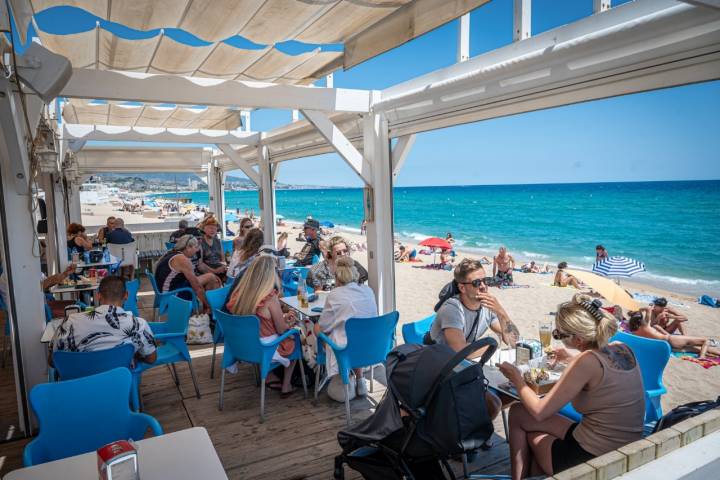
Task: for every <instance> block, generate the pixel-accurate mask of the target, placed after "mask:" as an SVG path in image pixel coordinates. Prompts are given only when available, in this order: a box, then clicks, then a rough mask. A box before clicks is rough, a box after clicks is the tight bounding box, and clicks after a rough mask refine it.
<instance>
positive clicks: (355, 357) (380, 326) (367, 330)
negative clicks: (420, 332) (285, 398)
mask: <svg viewBox="0 0 720 480" xmlns="http://www.w3.org/2000/svg"><path fill="white" fill-rule="evenodd" d="M399 318H400V315H399V314H398V312H390V313H386V314H385V315H380V316H379V317H372V318H350V319H348V320H347V321H346V322H345V334H346V335H347V345H345V346H344V347H339V346H338V345H336V344H335V343H334V342H333V341H332V340H330V338H329V337H328V336H327V335H325V334H324V333H322V332H321V333H320V334H319V335H318V351H320V349H322V348H323V343H325V344H327V345H329V346H330V348H331V349H332V351H333V353H334V354H335V358H336V359H337V362H338V369H339V370H340V376H341V377H342V381H343V383H344V384H345V415H346V420H347V424H348V426H350V421H351V417H350V371H351V370H352V369H354V368H364V367H371V370H370V378H371V380H370V391H371V392H372V388H373V387H372V367H373V366H374V365H377V364H379V363H383V362H385V357H387V354H388V353H389V352H390V350H391V349H392V348H393V343H394V338H395V327H397V323H398V319H399ZM318 371H319V369H318ZM317 383H318V382H317V381H316V382H315V384H316V385H317Z"/></svg>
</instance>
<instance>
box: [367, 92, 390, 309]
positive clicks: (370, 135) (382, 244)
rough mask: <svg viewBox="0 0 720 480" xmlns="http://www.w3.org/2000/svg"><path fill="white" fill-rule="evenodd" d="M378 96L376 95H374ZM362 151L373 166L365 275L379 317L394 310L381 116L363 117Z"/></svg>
mask: <svg viewBox="0 0 720 480" xmlns="http://www.w3.org/2000/svg"><path fill="white" fill-rule="evenodd" d="M373 95H374V96H378V95H379V93H378V92H373ZM363 130H364V138H363V145H364V148H363V152H364V155H365V158H366V159H367V161H368V162H369V163H370V164H371V166H372V184H371V185H368V187H366V194H365V219H366V220H367V242H368V273H369V277H370V278H369V281H368V283H369V284H370V288H372V289H373V290H374V291H375V295H376V296H377V302H378V312H380V314H383V313H387V312H391V311H393V310H395V262H394V261H393V192H392V183H393V182H392V165H391V158H390V139H389V137H388V122H387V119H386V118H385V117H384V115H383V114H377V113H370V114H367V115H366V116H365V117H364V129H363Z"/></svg>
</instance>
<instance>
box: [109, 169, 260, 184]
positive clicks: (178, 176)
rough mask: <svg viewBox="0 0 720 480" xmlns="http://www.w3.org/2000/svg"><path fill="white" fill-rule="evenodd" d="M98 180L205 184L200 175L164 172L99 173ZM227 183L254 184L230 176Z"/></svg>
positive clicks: (244, 179) (245, 179)
mask: <svg viewBox="0 0 720 480" xmlns="http://www.w3.org/2000/svg"><path fill="white" fill-rule="evenodd" d="M95 177H96V178H103V179H107V180H110V181H112V180H117V179H120V178H128V177H131V178H137V179H141V180H144V181H146V182H157V183H163V184H166V183H175V182H177V184H178V185H187V184H188V180H197V181H198V182H199V183H201V184H203V185H204V184H205V182H204V181H203V180H202V178H200V177H199V176H198V175H196V174H194V173H182V172H181V173H164V172H151V173H148V172H128V173H99V174H97V175H95ZM225 179H226V180H225V181H226V182H233V183H239V184H242V185H253V183H252V182H251V181H250V180H248V179H247V178H241V177H234V176H231V175H228V176H227V177H225Z"/></svg>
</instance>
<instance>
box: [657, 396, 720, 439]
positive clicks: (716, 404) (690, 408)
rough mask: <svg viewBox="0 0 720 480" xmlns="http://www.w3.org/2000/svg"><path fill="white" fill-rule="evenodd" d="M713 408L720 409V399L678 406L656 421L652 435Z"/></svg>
mask: <svg viewBox="0 0 720 480" xmlns="http://www.w3.org/2000/svg"><path fill="white" fill-rule="evenodd" d="M714 408H720V397H718V398H717V400H715V401H712V400H705V401H702V402H692V403H686V404H685V405H679V406H677V407H675V408H673V409H672V410H671V411H670V412H669V413H667V414H665V415H663V416H662V418H661V419H660V420H658V422H657V423H656V424H655V428H654V429H653V433H656V432H659V431H660V430H663V429H665V428H668V427H672V426H673V425H675V424H676V423H680V422H682V421H683V420H686V419H688V418H692V417H695V416H697V415H700V414H701V413H705V412H707V411H708V410H712V409H714Z"/></svg>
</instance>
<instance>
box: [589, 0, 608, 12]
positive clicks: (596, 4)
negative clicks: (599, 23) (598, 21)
mask: <svg viewBox="0 0 720 480" xmlns="http://www.w3.org/2000/svg"><path fill="white" fill-rule="evenodd" d="M605 10H610V0H593V13H600V12H604V11H605Z"/></svg>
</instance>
